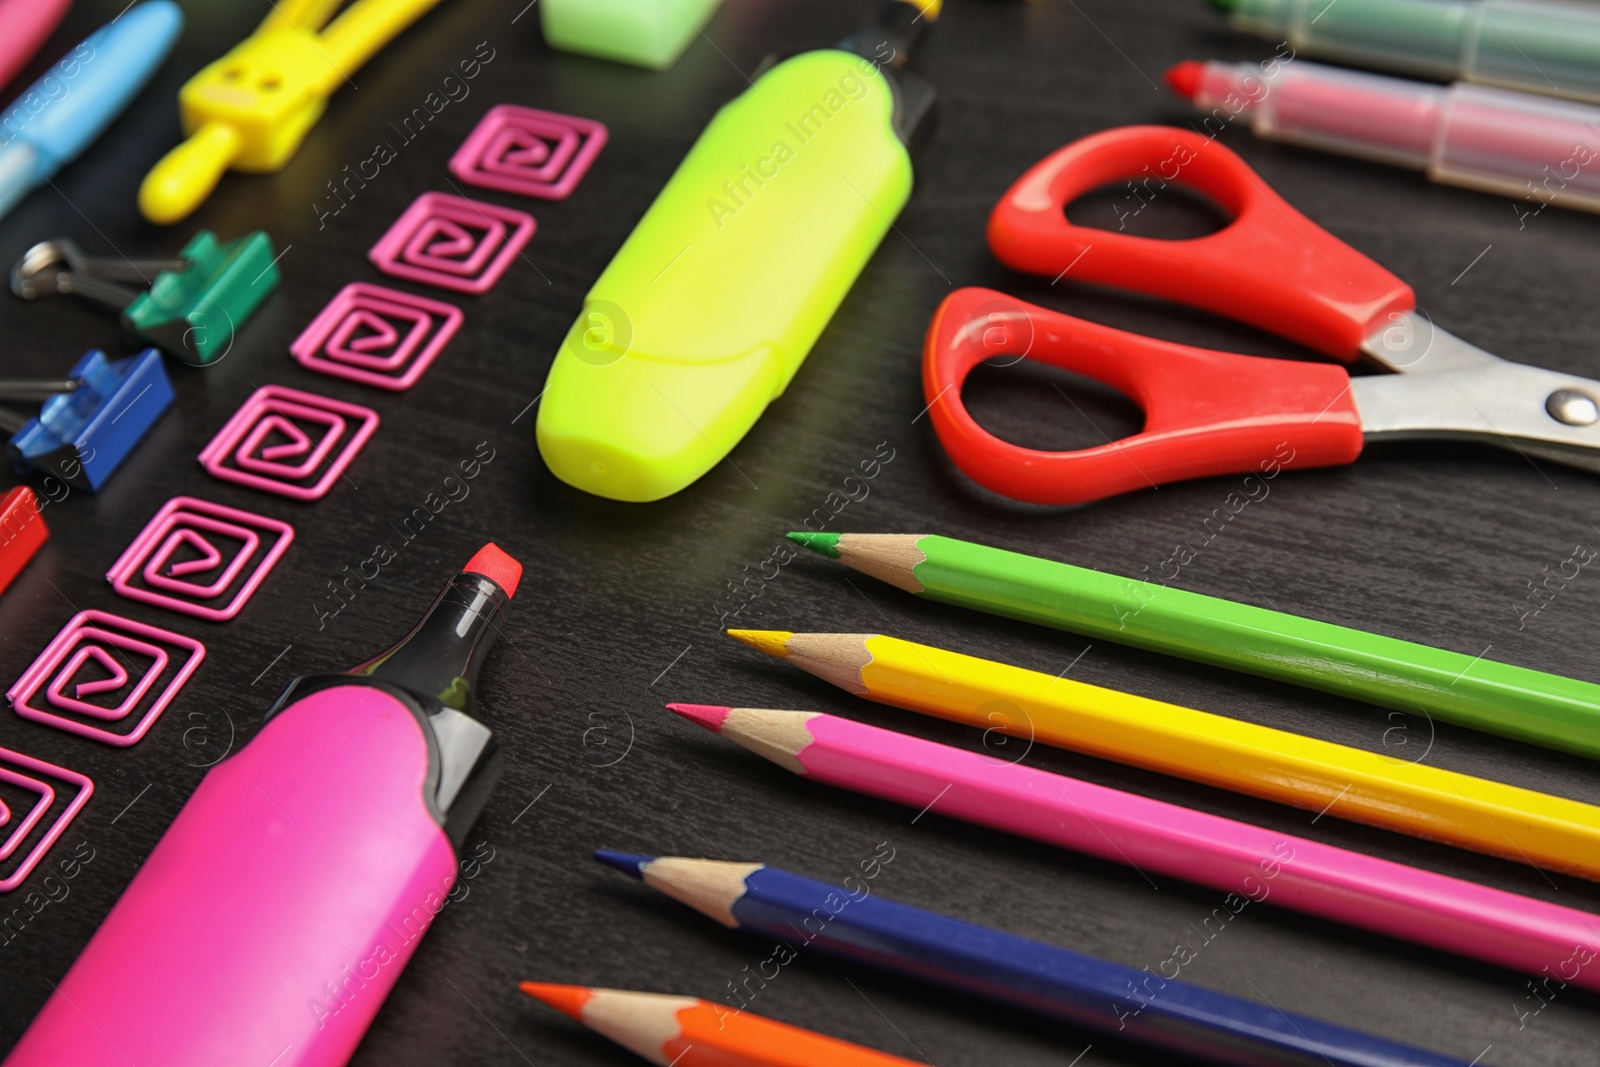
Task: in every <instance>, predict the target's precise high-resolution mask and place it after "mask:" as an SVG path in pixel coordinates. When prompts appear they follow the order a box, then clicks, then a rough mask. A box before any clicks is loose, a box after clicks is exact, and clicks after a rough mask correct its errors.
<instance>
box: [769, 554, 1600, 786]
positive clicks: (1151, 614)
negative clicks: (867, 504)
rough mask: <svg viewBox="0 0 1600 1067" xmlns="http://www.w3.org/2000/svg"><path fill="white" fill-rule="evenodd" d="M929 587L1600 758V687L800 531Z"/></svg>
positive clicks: (1088, 631) (914, 585)
mask: <svg viewBox="0 0 1600 1067" xmlns="http://www.w3.org/2000/svg"><path fill="white" fill-rule="evenodd" d="M789 538H790V540H793V541H797V542H799V543H800V544H802V545H805V546H806V547H807V548H809V549H811V550H812V551H814V552H817V553H818V554H820V555H823V556H827V557H828V558H830V559H836V560H838V561H839V562H841V563H843V564H844V565H845V566H847V567H849V568H851V569H852V570H857V571H860V572H861V573H863V574H868V575H871V576H872V577H874V578H877V579H879V580H881V581H885V582H888V583H889V584H890V585H895V586H898V587H899V588H901V589H904V590H906V591H907V592H910V593H915V594H916V595H917V596H923V597H927V598H929V599H930V600H938V601H941V602H943V603H946V604H958V605H960V606H961V607H966V608H976V609H977V610H979V611H986V612H989V613H990V614H992V615H1003V616H1005V617H1007V618H1011V619H1021V620H1023V621H1024V622H1035V623H1039V624H1041V625H1044V626H1053V627H1055V628H1057V629H1061V630H1071V631H1073V632H1074V633H1080V634H1084V635H1086V636H1089V637H1099V638H1104V639H1105V640H1107V641H1115V642H1118V643H1119V644H1125V645H1133V646H1135V647H1137V648H1146V649H1150V650H1152V651H1155V652H1164V653H1166V654H1168V655H1171V656H1180V657H1182V658H1183V659H1190V660H1196V661H1198V662H1201V663H1212V664H1216V665H1217V666H1221V667H1231V668H1233V669H1234V670H1239V671H1244V672H1246V673H1249V674H1257V675H1261V676H1262V677H1265V678H1276V679H1279V680H1280V681H1285V682H1294V683H1296V684H1298V685H1304V686H1309V687H1310V688H1312V689H1321V690H1323V691H1324V692H1328V693H1337V694H1339V695H1340V696H1348V697H1355V698H1357V699H1358V700H1365V701H1368V702H1369V703H1373V704H1378V705H1380V706H1382V707H1386V708H1396V709H1399V710H1401V711H1408V712H1419V713H1422V714H1425V715H1428V716H1431V717H1432V718H1435V719H1438V720H1439V721H1441V722H1449V723H1454V724H1456V725H1458V726H1468V727H1471V728H1472V729H1475V730H1483V731H1485V732H1486V733H1491V734H1498V735H1500V736H1501V737H1510V738H1514V739H1516V740H1518V741H1526V742H1528V743H1530V744H1535V745H1543V746H1545V747H1547V748H1554V749H1559V750H1561V751H1563V752H1572V753H1575V754H1577V755H1580V756H1588V757H1590V758H1592V759H1593V758H1600V685H1595V684H1593V683H1591V682H1583V681H1579V680H1577V679H1575V678H1564V677H1562V676H1561V675H1557V674H1546V673H1544V672H1542V671H1534V670H1529V669H1527V668H1525V667H1514V666H1512V665H1510V664H1508V663H1498V662H1496V661H1494V660H1487V659H1481V658H1477V659H1475V658H1473V657H1471V656H1464V655H1462V654H1461V653H1459V652H1447V651H1445V650H1444V649H1439V648H1430V647H1429V646H1427V645H1419V644H1415V643H1413V642H1411V641H1401V640H1399V639H1397V638H1393V637H1383V636H1381V635H1379V634H1369V633H1365V632H1363V631H1361V630H1352V629H1350V628H1348V627H1345V626H1334V625H1333V624H1331V623H1326V622H1318V621H1316V620H1315V619H1307V618H1303V617H1302V616H1299V615H1287V614H1285V613H1283V612H1281V611H1269V610H1267V609H1266V608H1258V607H1253V606H1251V605H1249V604H1239V603H1235V602H1234V601H1231V600H1222V599H1219V598H1218V597H1211V596H1204V595H1202V594H1200V593H1190V592H1187V591H1185V590H1182V589H1174V588H1172V587H1171V586H1166V585H1160V584H1158V583H1155V582H1141V581H1138V580H1136V579H1133V578H1123V577H1120V576H1118V575H1115V574H1104V573H1102V572H1100V571H1093V570H1088V569H1086V568H1084V567H1074V566H1071V565H1070V564H1066V563H1055V562H1052V561H1050V560H1047V559H1039V558H1038V557H1036V556H1027V555H1023V554H1022V553H1020V552H1006V551H1004V550H1002V549H998V548H989V547H987V546H985V545H975V544H973V543H971V542H970V541H959V540H957V539H955V538H953V537H940V536H938V535H935V534H924V535H920V536H919V535H915V534H835V533H791V534H790V535H789Z"/></svg>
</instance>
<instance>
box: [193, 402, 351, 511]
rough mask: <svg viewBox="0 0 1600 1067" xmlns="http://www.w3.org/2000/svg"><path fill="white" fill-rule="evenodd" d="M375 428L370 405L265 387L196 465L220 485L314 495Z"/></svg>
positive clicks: (308, 497)
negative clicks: (217, 480)
mask: <svg viewBox="0 0 1600 1067" xmlns="http://www.w3.org/2000/svg"><path fill="white" fill-rule="evenodd" d="M377 428H378V413H377V412H376V411H373V410H372V409H371V408H366V407H362V406H361V405H360V404H347V403H345V402H344V401H342V400H334V399H332V398H330V397H325V396H318V395H316V394H315V393H303V392H301V391H300V390H298V389H286V388H284V387H283V386H281V385H265V386H262V387H261V388H260V389H257V390H256V391H255V392H254V393H251V394H250V397H249V399H247V400H246V401H245V402H244V404H243V406H241V407H240V408H239V410H238V411H236V412H235V413H234V415H233V418H231V419H229V420H228V422H227V424H226V425H224V426H223V427H222V429H221V430H219V431H218V432H217V436H216V437H214V438H212V439H211V443H210V444H208V445H206V447H205V449H204V450H203V451H202V452H201V453H200V465H201V466H202V467H204V468H205V469H206V471H207V472H209V473H210V474H211V476H212V477H214V478H221V479H222V480H223V481H225V482H238V483H239V484H240V485H248V486H250V487H251V488H252V489H262V490H265V491H266V492H269V493H278V494H280V495H282V496H287V497H293V498H294V499H296V500H318V499H321V498H322V497H324V496H326V495H327V493H328V490H330V489H332V488H333V484H334V482H336V481H337V480H338V479H339V476H340V475H342V474H343V473H344V470H345V468H346V467H348V466H349V465H350V461H351V460H353V459H355V458H356V453H358V452H360V451H361V447H362V446H363V445H365V444H366V443H367V438H369V437H371V436H372V434H373V431H375V430H376V429H377ZM341 442H342V444H341Z"/></svg>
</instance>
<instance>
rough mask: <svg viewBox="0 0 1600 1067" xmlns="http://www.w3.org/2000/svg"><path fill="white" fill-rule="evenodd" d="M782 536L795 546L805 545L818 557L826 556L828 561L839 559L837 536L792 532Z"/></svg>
mask: <svg viewBox="0 0 1600 1067" xmlns="http://www.w3.org/2000/svg"><path fill="white" fill-rule="evenodd" d="M784 536H786V537H787V538H789V540H791V541H793V542H794V543H795V544H797V545H805V546H806V547H807V548H809V549H810V550H811V551H813V552H815V553H816V554H817V555H819V556H826V557H827V558H828V559H838V558H839V549H838V544H839V536H840V535H839V534H836V533H811V532H809V531H801V530H794V531H791V532H790V533H788V534H785V535H784Z"/></svg>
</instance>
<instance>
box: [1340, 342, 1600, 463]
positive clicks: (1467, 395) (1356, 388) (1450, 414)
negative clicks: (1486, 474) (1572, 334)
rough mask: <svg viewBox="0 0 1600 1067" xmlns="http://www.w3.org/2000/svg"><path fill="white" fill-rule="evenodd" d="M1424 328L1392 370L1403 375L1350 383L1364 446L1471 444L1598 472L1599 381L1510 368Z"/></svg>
mask: <svg viewBox="0 0 1600 1067" xmlns="http://www.w3.org/2000/svg"><path fill="white" fill-rule="evenodd" d="M1423 321H1425V320H1423ZM1427 329H1428V340H1429V343H1428V344H1427V345H1426V346H1425V347H1424V348H1419V349H1415V350H1411V351H1408V352H1407V353H1406V355H1405V359H1404V360H1403V361H1402V360H1396V362H1403V365H1402V366H1392V368H1391V369H1395V370H1403V371H1405V373H1403V374H1380V375H1373V376H1371V377H1362V378H1352V379H1351V380H1350V394H1351V397H1352V399H1354V401H1355V404H1356V410H1357V411H1358V412H1359V413H1360V415H1361V430H1362V434H1363V435H1364V436H1365V438H1366V439H1367V440H1368V441H1395V440H1406V439H1408V438H1409V439H1417V438H1425V439H1431V440H1437V439H1440V438H1444V439H1453V440H1465V441H1477V442H1481V443H1484V444H1491V445H1497V446H1499V447H1501V448H1509V449H1511V450H1513V451H1515V452H1520V453H1522V454H1523V455H1525V456H1537V457H1539V458H1541V459H1548V460H1551V461H1553V462H1556V463H1563V464H1566V465H1567V466H1570V467H1578V468H1581V469H1583V470H1590V471H1595V472H1600V382H1597V381H1594V380H1592V379H1589V378H1581V377H1578V376H1577V375H1574V374H1562V373H1560V372H1558V371H1552V370H1546V369H1545V368H1543V367H1532V366H1529V365H1527V364H1525V363H1512V362H1510V361H1508V360H1504V359H1501V358H1499V357H1498V356H1494V355H1491V354H1490V353H1488V352H1485V351H1484V350H1483V349H1481V348H1477V347H1476V346H1474V345H1470V344H1468V343H1467V342H1465V341H1463V340H1461V339H1460V338H1459V337H1456V336H1454V335H1453V334H1451V333H1449V332H1447V331H1445V330H1443V329H1441V328H1439V327H1437V326H1432V325H1431V324H1429V326H1428V327H1427ZM1395 351H1396V350H1395V349H1393V348H1391V349H1389V352H1390V353H1391V354H1393V353H1394V352H1395ZM1385 362H1386V365H1390V364H1389V363H1388V362H1387V361H1385Z"/></svg>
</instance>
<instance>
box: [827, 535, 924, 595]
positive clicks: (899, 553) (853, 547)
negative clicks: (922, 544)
mask: <svg viewBox="0 0 1600 1067" xmlns="http://www.w3.org/2000/svg"><path fill="white" fill-rule="evenodd" d="M922 537H923V535H922V534H841V535H840V537H839V543H838V548H837V550H836V552H835V558H836V559H838V560H839V562H840V563H843V564H844V565H845V566H846V567H849V568H850V569H851V570H853V571H860V572H861V573H862V574H865V575H867V576H869V577H872V578H876V579H878V581H880V582H887V583H888V584H889V585H892V586H894V587H895V588H897V589H904V590H905V591H906V592H908V593H921V592H922V583H921V582H919V581H917V575H916V568H917V564H919V563H922V562H924V561H925V560H926V559H927V558H928V556H927V553H925V552H923V551H922V549H921V548H919V547H917V542H918V541H920V540H922Z"/></svg>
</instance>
